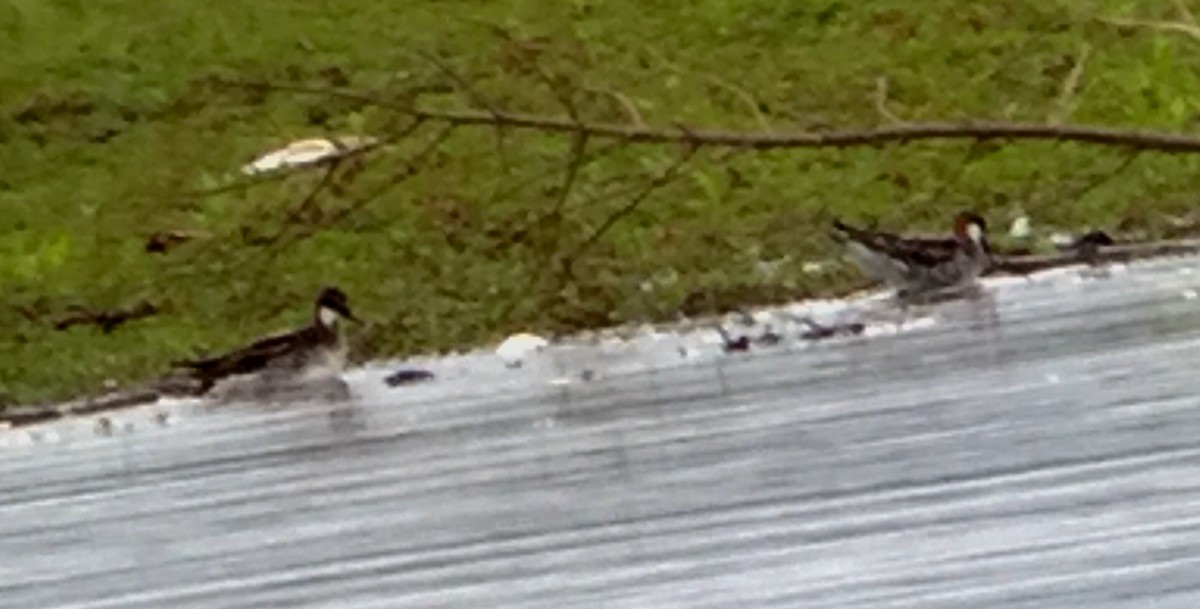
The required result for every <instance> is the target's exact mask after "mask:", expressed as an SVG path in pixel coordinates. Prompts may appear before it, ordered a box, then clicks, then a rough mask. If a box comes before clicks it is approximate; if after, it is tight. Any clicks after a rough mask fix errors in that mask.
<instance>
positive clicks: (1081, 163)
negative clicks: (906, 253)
mask: <svg viewBox="0 0 1200 609" xmlns="http://www.w3.org/2000/svg"><path fill="white" fill-rule="evenodd" d="M1113 18H1116V19H1140V20H1159V21H1162V20H1183V19H1186V18H1187V16H1186V15H1185V14H1184V13H1183V12H1181V10H1180V9H1179V6H1178V5H1177V4H1174V3H1164V2H1151V1H1149V0H1141V1H1135V0H1123V1H1120V2H1116V1H1112V2H1110V1H1094V2H1087V1H1084V2H1076V1H1070V2H1068V1H1055V0H1051V1H1042V2H1033V1H1025V0H999V1H989V2H962V1H959V0H927V1H925V2H918V3H914V2H899V1H894V2H892V1H880V2H867V3H865V2H846V1H829V0H818V1H803V2H801V1H794V2H780V1H778V0H747V1H739V2H732V1H716V0H707V1H705V0H701V1H697V2H686V3H674V4H671V3H666V4H663V3H658V4H655V3H646V2H633V1H612V0H607V1H601V0H596V1H588V0H574V1H572V2H544V1H537V2H533V1H528V0H494V1H490V2H431V1H428V2H427V1H420V0H417V1H412V2H405V3H396V2H385V1H383V0H353V1H345V2H336V3H333V2H320V1H316V2H280V1H274V0H262V1H259V2H253V3H236V4H222V3H212V2H198V1H195V0H178V1H176V2H170V3H146V2H134V1H131V0H115V1H111V2H104V3H89V2H81V1H71V0H64V1H54V2H51V1H47V0H17V1H16V2H15V3H13V2H10V3H8V4H6V5H4V6H2V7H0V31H2V32H3V35H0V51H2V54H0V168H2V170H0V210H3V211H2V213H0V288H2V289H0V328H3V330H2V331H0V392H2V393H3V394H4V398H3V399H4V400H7V401H10V402H11V401H31V400H41V399H53V398H58V397H63V396H66V395H69V394H73V393H79V392H84V391H88V390H92V389H95V388H96V387H98V386H99V384H100V383H101V382H102V381H103V380H105V379H115V380H118V381H132V380H136V379H139V378H145V377H147V376H150V375H153V374H155V373H157V372H160V371H162V370H163V369H164V368H165V367H166V365H167V363H168V362H170V361H172V360H175V359H179V358H181V357H186V356H190V355H194V354H195V353H197V352H199V351H211V350H217V349H221V348H225V347H229V346H232V345H234V344H236V343H239V342H241V341H243V340H245V339H247V338H250V337H254V336H257V335H259V334H261V333H263V332H266V331H269V330H273V329H278V328H281V327H287V326H290V325H293V324H296V323H301V322H302V321H303V319H304V318H305V317H306V316H307V315H308V314H309V305H310V300H311V298H312V295H313V294H314V293H315V292H316V290H317V289H318V288H319V287H320V286H322V285H325V284H336V285H339V286H341V287H342V288H343V289H345V290H346V291H347V292H348V293H349V294H350V296H351V299H352V301H353V304H354V306H355V309H356V310H357V311H359V312H360V314H361V315H362V316H363V317H364V318H366V319H367V320H368V321H369V323H367V324H366V325H365V326H364V327H362V328H361V329H360V330H359V331H358V332H356V333H355V335H354V344H355V346H356V348H357V353H358V355H359V356H361V357H369V356H383V355H401V354H405V353H412V352H417V351H432V350H442V349H448V348H455V347H464V346H470V345H475V344H480V343H483V342H486V341H488V340H491V339H494V338H496V337H499V336H501V335H503V334H505V333H507V332H511V331H515V330H535V331H543V332H550V331H565V330H570V329H575V328H580V327H589V326H598V325H607V324H615V323H621V322H626V321H631V320H661V319H669V318H671V317H673V316H676V315H678V314H679V313H681V312H683V313H697V312H704V311H707V310H711V309H720V308H727V307H731V306H735V305H737V304H748V303H753V302H763V301H770V300H781V299H787V298H795V297H801V296H806V295H815V294H824V293H830V292H833V291H836V290H838V289H841V288H844V287H845V286H846V285H848V284H849V283H851V282H854V281H856V280H857V278H856V275H855V274H854V272H853V270H851V269H847V268H843V267H840V266H832V267H823V268H824V269H825V270H819V271H816V272H814V271H813V267H812V265H806V263H809V262H812V261H817V260H826V259H829V258H831V257H832V255H833V252H831V251H830V247H831V242H830V241H829V239H828V238H827V236H826V231H825V227H826V226H827V222H828V220H829V219H830V218H831V217H832V216H834V215H839V216H844V217H847V218H850V219H855V220H865V219H868V218H872V219H876V220H878V222H879V223H880V224H881V225H884V226H889V227H897V228H905V227H907V228H914V229H922V230H932V229H938V228H942V227H943V226H944V224H945V222H946V219H947V218H948V217H949V216H950V215H951V214H952V212H953V211H955V210H957V209H959V208H961V207H967V206H969V207H974V208H976V209H978V210H980V211H981V212H982V213H984V214H985V215H986V216H987V217H988V218H989V219H990V220H992V221H993V225H994V226H1003V225H1004V224H1005V223H1006V222H1007V221H1008V220H1010V219H1012V218H1013V217H1014V216H1015V215H1017V214H1020V213H1026V214H1028V215H1029V216H1030V217H1031V218H1032V219H1033V223H1034V226H1035V227H1039V226H1050V225H1054V226H1062V227H1072V228H1082V227H1086V226H1101V227H1106V228H1110V229H1111V228H1120V229H1124V230H1144V231H1148V232H1150V233H1154V232H1156V231H1161V230H1164V228H1165V227H1166V226H1168V225H1169V223H1168V222H1167V220H1166V218H1168V217H1170V216H1179V215H1184V214H1187V213H1188V212H1190V211H1191V210H1192V209H1193V207H1194V206H1195V200H1196V193H1197V192H1198V189H1197V186H1198V185H1200V173H1198V171H1197V170H1198V169H1200V159H1198V158H1197V157H1195V156H1189V155H1166V154H1157V153H1141V154H1137V155H1131V154H1130V153H1129V152H1127V151H1122V150H1119V149H1112V148H1098V147H1088V146H1081V145H1072V144H1056V143H1051V142H1047V143H1021V144H1005V143H1001V142H989V143H985V144H972V143H970V142H936V143H920V144H909V145H889V146H883V147H872V148H852V149H845V150H804V151H772V152H750V151H732V152H731V151H716V150H707V149H702V150H700V151H698V152H697V153H696V155H695V156H694V157H693V158H692V159H690V161H689V162H688V163H687V164H686V165H683V166H681V167H679V168H678V170H677V172H676V173H675V174H674V175H673V176H672V178H673V179H670V180H664V181H663V183H662V184H659V185H658V187H657V188H654V189H653V190H650V191H648V194H646V195H645V196H644V198H643V199H642V200H640V202H638V201H635V198H636V197H638V196H639V193H640V192H642V191H643V190H644V187H645V185H646V183H647V181H648V180H651V179H652V178H653V177H654V176H661V175H662V173H663V172H664V171H666V170H667V169H668V168H669V167H670V166H671V165H672V163H674V162H675V160H676V159H677V158H678V157H679V155H680V154H681V150H680V149H679V148H678V147H674V146H662V145H658V146H654V145H613V144H612V143H611V142H599V141H586V142H581V141H579V140H577V139H574V138H571V137H569V136H564V135H561V134H560V135H553V134H540V133H537V132H518V131H513V130H500V131H497V130H494V129H488V128H481V127H472V128H460V129H453V130H451V131H448V132H442V131H440V130H439V129H440V128H439V127H438V126H436V125H432V124H427V125H421V126H420V127H418V128H417V129H416V130H415V131H413V132H412V133H411V134H409V135H408V136H407V137H405V138H403V139H401V140H399V141H398V142H396V143H395V144H394V145H389V146H387V147H385V148H384V149H381V150H380V151H378V152H377V153H376V154H374V155H371V156H369V157H366V158H364V159H363V162H362V163H358V164H357V165H356V166H355V167H352V168H349V169H344V170H342V171H340V172H339V173H338V174H337V175H336V176H335V178H334V180H333V182H335V183H333V184H327V185H326V187H325V188H323V189H322V190H321V192H320V195H319V196H317V197H315V198H313V199H312V200H311V201H308V202H305V197H306V194H307V193H309V192H311V191H312V190H313V189H314V187H315V186H316V185H317V184H318V182H319V181H320V180H321V173H320V172H306V173H299V174H294V175H290V176H287V177H285V178H282V179H276V180H267V181H265V182H263V183H261V184H255V185H253V186H251V187H245V188H243V187H233V188H223V187H224V186H227V185H230V184H235V183H236V181H235V178H237V169H238V167H239V166H240V165H241V164H242V163H244V162H246V161H247V160H249V159H250V158H253V157H254V156H255V155H256V154H257V153H259V152H262V151H264V150H267V149H270V148H272V147H274V146H276V145H280V144H283V143H286V142H288V141H291V140H294V139H299V138H305V137H313V136H319V135H331V134H337V135H341V134H371V135H375V136H379V137H385V138H386V137H387V136H389V135H393V134H396V133H398V132H400V131H401V130H404V129H407V128H408V127H410V126H411V125H410V124H409V121H408V119H407V118H406V117H404V116H403V115H402V114H401V113H397V112H393V111H389V110H388V109H386V108H382V107H378V106H376V105H373V104H370V103H368V102H366V101H363V100H355V99H350V98H345V97H332V96H328V95H306V94H300V93H295V92H287V91H280V90H268V89H263V88H261V87H252V86H250V87H247V86H236V85H232V84H231V83H233V82H243V83H245V82H265V81H270V82H274V83H279V84H289V85H302V86H305V87H312V88H338V89H353V90H361V91H370V92H372V94H374V95H377V96H379V97H381V98H385V99H389V100H395V101H396V102H397V103H408V102H419V103H420V104H421V105H422V106H424V107H431V108H465V107H474V108H483V107H485V106H488V105H496V106H500V107H503V108H505V109H508V110H512V111H520V112H528V113H536V114H546V115H556V116H557V115H564V114H566V112H567V108H568V107H571V108H573V110H572V111H574V112H576V113H578V115H579V116H581V117H583V118H586V119H589V120H597V121H606V122H629V121H635V120H640V121H644V122H645V123H647V124H651V125H668V126H669V125H671V124H674V123H681V124H687V125H697V126H707V127H722V128H730V129H742V130H748V131H759V130H763V129H768V128H770V129H777V130H805V129H808V130H814V129H829V128H844V127H869V126H873V125H879V124H883V123H886V122H889V121H894V120H903V121H920V120H934V119H937V120H956V119H967V118H979V119H993V120H1022V121H1042V122H1045V121H1061V122H1076V123H1088V124H1108V125H1115V126H1130V127H1141V128H1154V129H1160V130H1167V131H1177V132H1188V131H1193V130H1194V129H1195V123H1196V121H1197V117H1198V116H1200V114H1198V103H1200V47H1197V46H1196V44H1195V42H1194V41H1193V40H1191V39H1190V38H1188V37H1186V36H1184V35H1181V34H1178V33H1174V32H1170V31H1162V30H1156V29H1153V28H1147V27H1139V26H1119V25H1117V24H1114V23H1113V22H1112V19H1113ZM441 138H444V139H441ZM435 141H436V142H437V143H436V145H431V142H435ZM580 149H582V150H584V152H585V154H586V155H587V158H588V162H587V163H572V162H570V160H571V159H572V158H573V151H575V150H580ZM423 150H424V151H425V152H424V153H422V151H423ZM631 203H636V205H631ZM622 210H624V211H622ZM610 218H611V219H613V220H614V222H612V224H611V227H610V228H608V229H607V230H604V231H600V230H599V229H600V228H601V227H603V226H604V225H605V224H606V223H608V222H609V221H610ZM139 307H141V312H142V313H144V314H145V315H144V316H140V317H137V318H136V319H130V320H129V321H126V322H125V323H123V324H112V323H110V324H109V325H108V326H107V327H105V326H104V325H103V324H96V323H75V324H72V323H69V322H67V323H64V321H66V320H71V319H76V320H79V319H88V318H89V317H88V316H89V315H91V314H97V313H101V312H110V313H111V312H121V311H130V310H133V311H136V310H138V309H139Z"/></svg>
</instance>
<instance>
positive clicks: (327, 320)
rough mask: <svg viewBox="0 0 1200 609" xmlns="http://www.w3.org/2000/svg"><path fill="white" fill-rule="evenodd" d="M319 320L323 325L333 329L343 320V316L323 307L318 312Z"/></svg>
mask: <svg viewBox="0 0 1200 609" xmlns="http://www.w3.org/2000/svg"><path fill="white" fill-rule="evenodd" d="M317 318H318V319H320V320H321V323H322V324H323V325H326V326H329V327H331V328H332V327H333V326H334V325H335V324H337V322H338V320H339V319H341V318H342V314H341V313H338V312H337V311H334V310H333V309H331V308H329V307H321V308H320V309H318V310H317Z"/></svg>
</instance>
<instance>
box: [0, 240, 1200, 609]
mask: <svg viewBox="0 0 1200 609" xmlns="http://www.w3.org/2000/svg"><path fill="white" fill-rule="evenodd" d="M1196 265H1197V262H1196V260H1195V259H1182V260H1173V261H1160V262H1154V263H1143V264H1138V265H1135V266H1133V267H1129V268H1124V267H1122V268H1117V269H1115V270H1114V271H1113V273H1112V274H1111V276H1108V277H1081V275H1080V273H1079V272H1078V271H1067V272H1059V273H1055V274H1049V275H1044V276H1041V277H1038V278H1035V279H1034V280H1032V281H1030V280H1025V279H1020V280H1006V281H1002V282H992V283H990V284H989V285H988V287H987V290H986V291H985V294H984V295H983V296H981V297H980V298H977V299H974V300H971V301H964V302H955V303H947V304H945V305H942V306H939V307H936V308H932V309H921V310H915V311H910V312H908V313H907V314H906V315H905V319H906V320H907V321H906V322H905V323H904V324H903V325H900V326H897V325H896V324H894V323H887V322H881V323H875V324H873V325H872V326H871V327H870V328H869V331H868V335H867V336H864V337H857V338H847V339H837V340H833V341H828V342H822V343H819V344H800V343H796V342H795V341H785V343H784V344H782V345H780V346H776V347H772V348H769V349H760V350H752V351H751V352H750V353H739V354H724V353H722V352H721V350H720V349H719V348H718V344H717V338H716V335H715V333H714V332H711V331H697V332H692V333H687V334H683V335H677V334H657V335H651V334H643V335H641V336H640V337H638V338H635V339H633V340H630V341H618V340H604V341H600V342H599V344H596V345H591V346H584V345H578V346H573V347H557V348H553V349H551V350H550V351H547V352H543V353H541V354H537V355H533V356H531V357H530V358H529V359H528V361H527V362H526V364H525V365H524V366H523V367H521V368H519V369H510V368H506V367H504V366H503V365H502V364H501V363H500V362H499V361H498V359H497V358H495V357H494V356H492V355H490V354H468V355H463V356H458V357H454V358H449V359H445V360H425V361H423V362H418V363H419V364H421V365H425V366H428V367H429V368H430V369H432V370H433V371H434V372H436V373H437V374H438V377H439V378H438V380H437V381H436V382H434V383H430V384H422V385H415V386H410V387H403V388H398V389H389V388H387V387H385V386H384V385H383V383H382V382H380V379H381V378H382V377H383V376H384V375H386V373H387V372H390V371H391V369H392V368H393V367H385V366H378V367H372V368H370V369H366V370H359V371H356V372H354V373H352V374H351V375H350V378H349V380H350V382H351V385H352V387H353V388H355V391H356V393H358V394H359V396H360V398H359V399H358V400H357V401H355V402H353V403H352V404H350V405H348V406H347V405H338V406H334V405H326V404H316V403H309V404H293V405H289V406H287V407H278V406H276V407H272V406H257V405H234V406H226V407H222V408H219V409H217V408H212V407H209V406H205V405H201V404H198V403H187V402H181V403H177V404H170V405H167V406H165V407H155V408H149V409H141V410H131V411H129V412H126V413H121V414H118V415H116V416H115V417H113V419H112V422H113V431H112V435H111V436H108V435H102V434H97V433H96V432H95V431H93V426H94V425H95V421H96V420H95V419H81V420H76V421H68V422H62V423H57V424H54V425H51V426H47V427H43V428H36V429H35V428H31V430H17V431H9V432H0V606H2V607H14V608H16V607H21V608H28V607H39V608H51V607H80V608H82V607H94V608H100V607H113V608H118V607H119V608H122V609H132V608H140V607H171V608H187V607H227V608H234V607H266V606H280V607H293V608H299V607H356V608H369V607H392V606H405V607H480V606H487V607H564V608H565V607H580V608H596V607H638V608H655V609H660V608H670V607H713V608H729V607H837V608H852V607H913V608H921V609H933V608H941V607H1034V606H1037V607H1048V606H1050V607H1089V608H1103V607H1147V606H1154V607H1185V608H1188V609H1191V608H1193V607H1197V606H1200V442H1198V441H1197V439H1196V438H1197V437H1200V408H1198V406H1200V400H1198V399H1197V397H1196V395H1197V390H1198V389H1200V376H1198V375H1197V374H1196V372H1195V362H1196V361H1197V358H1198V357H1200V300H1197V299H1196V295H1197V292H1196V291H1195V290H1200V272H1198V273H1196V274H1193V273H1192V272H1191V269H1192V268H1194V267H1196ZM879 306H880V303H878V302H859V303H853V304H852V305H850V306H849V308H847V306H846V305H842V304H836V303H825V304H818V305H812V306H808V307H794V308H795V309H797V310H800V309H805V308H807V309H810V310H811V309H817V310H818V311H817V313H818V314H819V315H821V316H823V317H822V318H823V319H835V318H837V317H838V316H842V317H845V316H848V315H849V316H855V315H859V316H861V315H865V314H870V315H872V316H874V317H873V318H875V319H887V318H890V317H895V316H897V315H898V313H895V312H888V311H887V310H883V311H884V312H882V313H880V312H879V311H880V308H879ZM863 311H874V313H864V312H863ZM763 317H767V315H766V314H764V315H763ZM781 323H782V322H779V321H778V320H777V321H776V327H777V328H778V327H782V326H781V325H780V324H781ZM734 331H735V332H737V331H742V330H737V329H735V330H734ZM585 370H587V371H588V376H591V377H592V378H593V380H590V381H583V380H582V378H581V377H582V376H583V375H584V371H585ZM160 413H169V414H170V415H171V417H172V418H171V420H170V421H169V424H165V425H164V424H160V423H159V422H157V419H156V416H157V415H159V414H160Z"/></svg>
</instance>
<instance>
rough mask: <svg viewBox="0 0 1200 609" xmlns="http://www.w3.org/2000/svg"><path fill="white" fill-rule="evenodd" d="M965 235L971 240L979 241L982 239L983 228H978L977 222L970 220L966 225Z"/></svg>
mask: <svg viewBox="0 0 1200 609" xmlns="http://www.w3.org/2000/svg"><path fill="white" fill-rule="evenodd" d="M967 237H969V238H970V239H971V241H974V242H975V243H979V242H980V241H983V229H982V228H980V227H979V225H978V224H975V223H974V222H972V223H970V224H968V225H967Z"/></svg>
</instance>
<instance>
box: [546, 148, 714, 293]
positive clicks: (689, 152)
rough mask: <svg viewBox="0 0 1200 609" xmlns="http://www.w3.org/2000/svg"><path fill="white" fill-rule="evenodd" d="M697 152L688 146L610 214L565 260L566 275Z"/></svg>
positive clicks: (672, 177)
mask: <svg viewBox="0 0 1200 609" xmlns="http://www.w3.org/2000/svg"><path fill="white" fill-rule="evenodd" d="M697 150H699V148H698V147H697V146H695V145H691V146H688V147H687V148H686V149H685V150H684V152H683V154H681V155H679V158H678V159H676V160H675V162H674V163H672V164H671V165H670V166H669V167H667V168H666V169H665V170H663V171H662V172H660V173H659V174H658V175H657V176H654V177H653V178H652V179H651V180H650V182H649V183H647V184H646V186H645V187H644V188H642V190H641V191H640V192H638V193H637V194H636V195H634V196H633V198H631V199H630V200H629V202H627V203H626V204H625V205H623V206H621V208H620V209H618V210H617V211H615V212H613V213H611V214H609V216H608V217H607V218H605V219H604V222H603V223H601V224H600V226H599V227H597V228H596V230H594V231H592V234H591V235H588V237H587V238H586V239H584V240H583V241H582V242H580V243H579V245H578V246H576V247H575V250H574V251H572V252H571V255H570V256H568V257H567V258H565V259H564V262H563V264H564V267H565V270H566V273H565V274H566V275H570V274H571V268H572V267H573V266H574V264H575V260H576V259H578V258H579V256H580V255H582V254H583V252H584V251H586V250H587V249H588V248H589V247H591V246H592V245H593V244H594V243H596V242H597V241H599V240H600V238H601V237H603V236H604V234H605V233H607V232H608V231H609V229H611V228H612V227H613V226H615V225H616V224H617V222H620V221H621V220H622V219H623V218H625V217H626V216H628V215H629V214H631V213H633V212H634V210H636V209H637V208H638V206H639V205H641V204H642V202H643V201H645V200H646V198H647V197H649V196H650V195H651V194H652V193H653V192H654V191H655V190H658V188H659V187H661V186H662V185H664V184H666V183H667V182H670V181H671V180H672V179H674V177H675V175H676V174H677V173H678V172H679V170H680V169H681V168H682V167H683V166H684V165H686V164H687V163H688V161H690V160H691V159H692V157H693V156H695V154H696V151H697Z"/></svg>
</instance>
